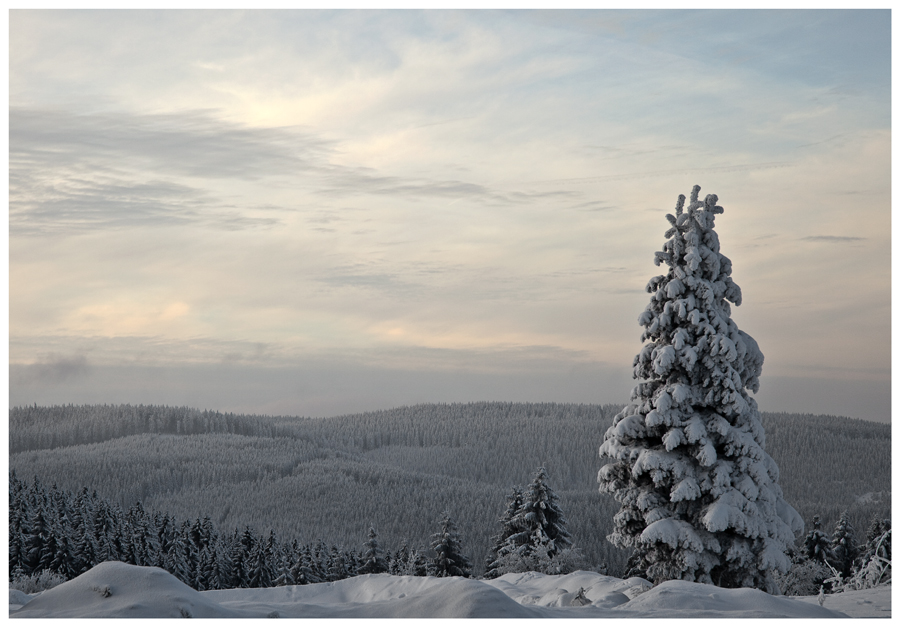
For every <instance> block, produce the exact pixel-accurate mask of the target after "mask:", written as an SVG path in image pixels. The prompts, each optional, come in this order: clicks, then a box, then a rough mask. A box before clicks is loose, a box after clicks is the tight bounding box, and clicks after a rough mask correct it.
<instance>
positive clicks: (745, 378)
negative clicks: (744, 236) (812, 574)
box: [598, 186, 803, 592]
mask: <svg viewBox="0 0 900 627" xmlns="http://www.w3.org/2000/svg"><path fill="white" fill-rule="evenodd" d="M699 191H700V187H699V186H694V189H693V191H692V193H691V202H690V205H689V206H688V207H687V209H686V210H685V208H684V200H685V199H684V196H679V198H678V203H677V205H676V208H675V215H674V216H673V215H667V216H666V218H667V219H668V221H669V223H670V224H671V228H670V229H669V230H668V231H667V232H666V238H668V241H666V243H665V244H664V246H663V250H662V251H661V252H657V253H656V259H655V263H656V264H657V265H659V264H660V263H665V264H666V265H667V266H668V267H669V268H668V271H667V273H666V274H664V275H660V276H657V277H654V278H653V279H651V280H650V282H649V283H648V284H647V291H648V292H649V293H650V294H651V299H650V304H649V305H648V306H647V308H646V310H645V311H644V312H643V313H642V314H641V315H640V317H639V318H638V322H639V324H640V325H641V326H643V327H644V332H643V335H642V336H641V340H642V341H645V342H647V343H646V344H645V345H644V347H643V348H642V349H641V351H640V352H639V353H638V354H637V356H636V357H635V359H634V377H635V378H636V379H637V380H638V384H637V385H636V386H635V387H634V389H633V390H632V393H631V402H630V403H629V404H628V405H626V406H625V408H624V409H623V410H622V411H621V412H620V413H619V414H618V415H617V416H616V417H615V419H614V421H613V425H612V426H611V427H610V428H609V430H608V431H607V432H606V436H605V440H604V443H603V446H602V447H601V448H600V455H601V456H602V457H609V458H612V462H611V463H607V464H606V465H605V466H604V467H603V468H602V469H601V470H600V473H599V475H598V482H599V483H600V490H601V491H602V492H607V493H611V494H613V495H614V496H615V498H616V500H617V501H618V502H619V504H620V510H619V512H618V514H616V516H615V517H614V519H613V522H614V530H613V533H612V534H610V535H609V536H608V537H609V540H610V541H611V542H612V543H613V544H614V545H616V546H618V547H620V548H633V549H634V548H636V549H638V551H640V556H639V557H640V560H641V561H642V562H644V563H645V564H646V567H647V574H648V576H649V577H651V578H652V579H653V580H654V581H656V582H660V581H664V580H666V579H684V580H688V581H698V582H702V583H712V584H715V585H719V586H723V587H729V588H734V587H755V588H761V589H763V590H767V591H770V592H774V591H777V585H776V583H775V581H774V578H773V574H774V572H775V571H778V572H786V571H787V570H788V568H789V566H790V563H789V560H788V558H787V557H786V555H785V550H786V547H787V546H788V545H789V544H791V543H792V542H793V541H794V537H795V534H800V533H802V529H803V521H802V520H801V519H800V517H799V515H798V514H797V513H796V511H794V509H793V508H792V507H790V505H788V504H787V503H786V502H785V501H784V499H783V496H782V492H781V488H780V486H779V485H778V467H777V466H776V464H775V462H774V461H773V460H772V458H771V457H770V456H769V455H768V454H767V453H766V452H765V450H764V446H765V434H764V432H763V428H762V423H761V421H760V416H759V411H758V409H757V405H756V401H755V400H754V399H753V398H751V397H750V396H749V394H748V391H752V392H756V391H758V389H759V376H760V373H761V372H762V363H763V355H762V353H761V352H760V350H759V347H758V346H757V344H756V341H755V340H753V338H751V337H750V336H749V335H747V334H746V333H744V332H743V331H740V330H739V329H738V328H737V325H736V324H735V323H734V322H733V321H732V320H731V317H730V316H731V305H730V304H729V303H732V304H734V305H736V306H737V305H740V303H741V290H740V288H739V287H738V286H737V284H735V283H734V281H733V280H732V279H731V261H730V260H729V259H728V258H727V257H725V256H724V255H722V254H721V253H720V252H719V241H718V236H717V235H716V232H715V230H714V226H715V216H716V215H717V214H720V213H722V211H723V210H722V208H721V207H719V206H717V205H716V202H717V200H718V198H717V197H716V196H715V195H714V194H710V195H708V196H707V197H706V199H705V200H703V201H701V200H699V198H698V194H699Z"/></svg>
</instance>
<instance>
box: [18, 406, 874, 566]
mask: <svg viewBox="0 0 900 627" xmlns="http://www.w3.org/2000/svg"><path fill="white" fill-rule="evenodd" d="M620 409H621V406H620V405H575V404H555V403H468V404H450V405H446V404H429V405H417V406H412V407H401V408H396V409H393V410H385V411H379V412H370V413H367V414H359V415H354V416H343V417H336V418H327V419H305V418H296V417H284V416H282V417H277V416H240V415H232V414H220V413H217V412H205V411H199V410H192V409H189V408H174V407H160V406H130V405H115V406H112V405H104V406H100V405H94V406H65V407H22V408H14V409H12V410H10V414H9V420H10V423H9V434H10V443H9V444H10V449H9V450H10V458H9V467H10V469H11V470H12V469H14V470H16V472H17V473H18V475H19V477H21V478H23V479H27V480H29V481H30V480H31V479H33V478H34V477H35V476H37V477H39V478H40V479H41V481H42V482H43V483H44V484H45V485H47V486H50V485H53V484H56V485H57V486H58V487H59V488H61V489H64V490H70V491H72V492H74V493H77V492H79V491H80V490H81V489H82V488H83V487H88V488H89V490H96V491H97V492H98V493H99V495H100V496H102V497H103V498H105V499H108V500H109V501H110V502H111V503H115V504H118V505H119V506H121V507H122V508H124V509H125V510H127V509H128V508H130V507H132V506H133V505H134V504H135V502H136V501H141V504H142V506H143V507H144V509H146V510H148V511H150V510H157V511H159V512H163V513H168V514H169V515H171V516H175V517H177V518H179V520H182V521H183V520H185V519H187V520H195V519H197V518H198V517H199V518H201V519H202V518H203V517H205V516H209V517H210V518H211V519H212V520H213V521H214V522H215V523H216V524H217V526H219V528H220V529H222V530H228V531H231V530H233V529H235V528H240V529H243V528H244V526H245V525H249V526H251V527H253V528H255V529H256V530H257V532H259V533H263V534H264V533H267V532H268V531H269V529H274V531H275V532H276V533H277V534H278V537H279V538H281V539H283V540H288V541H289V540H293V539H297V540H298V541H299V542H301V543H309V542H314V541H316V540H318V539H321V540H323V541H324V542H325V543H327V544H329V545H331V544H336V545H338V546H343V547H354V548H358V547H360V546H361V545H362V543H363V542H364V541H365V538H366V530H367V529H368V528H369V526H370V525H374V526H375V528H376V529H377V531H378V535H379V539H380V542H381V544H382V546H383V547H384V549H385V550H391V551H396V550H397V549H398V548H399V547H400V546H401V544H402V542H403V541H404V540H406V541H408V542H409V545H410V547H411V548H414V547H419V546H424V545H425V544H427V542H428V538H430V535H431V533H433V531H434V529H433V527H434V521H435V518H436V517H437V516H438V515H439V514H440V512H442V511H443V510H448V511H450V512H451V514H452V515H453V517H454V520H455V521H456V523H457V525H458V527H459V532H460V536H461V537H462V540H463V544H464V547H465V550H466V551H467V553H468V555H469V557H470V558H471V559H472V561H473V566H474V567H475V569H476V570H475V574H476V575H477V574H480V573H481V571H482V569H483V567H484V557H485V555H486V554H487V552H488V550H489V548H490V545H491V537H492V536H493V535H494V534H496V533H497V532H498V528H497V519H498V517H499V516H500V515H501V514H502V512H503V509H504V506H505V500H504V499H505V496H506V495H507V494H509V492H510V489H511V486H514V485H521V484H523V483H525V482H527V481H528V480H529V479H530V478H531V477H532V475H533V473H534V471H535V469H536V468H537V467H538V466H541V465H543V466H544V467H545V468H546V469H547V470H548V472H549V473H550V476H551V478H552V485H553V487H554V489H555V490H556V491H557V493H558V494H559V497H560V507H561V508H562V510H563V512H564V513H565V515H566V519H567V520H568V521H569V528H568V530H569V532H570V533H571V534H572V537H573V539H574V542H575V544H576V545H577V546H578V547H580V548H581V549H582V551H583V552H584V554H585V557H586V558H587V561H588V564H590V565H592V566H596V565H600V564H603V563H605V564H607V566H608V567H609V571H608V572H610V573H612V574H622V572H624V571H623V570H622V569H623V568H624V566H625V561H626V559H627V557H628V555H627V553H626V552H625V551H621V550H619V549H616V548H614V547H613V546H612V545H611V544H609V542H607V541H606V536H607V535H608V534H609V533H610V531H611V530H612V529H611V527H612V518H613V516H614V515H615V513H616V512H617V511H618V505H617V504H616V503H615V501H614V500H613V498H612V497H610V496H609V495H604V494H600V493H599V492H598V489H597V471H598V470H599V468H600V466H601V465H602V463H601V461H602V460H601V459H600V458H599V456H598V455H597V449H598V448H599V446H600V445H601V443H602V442H603V434H604V432H605V431H606V429H607V428H609V426H610V425H611V424H612V420H613V416H614V415H615V414H616V412H618V411H619V410H620ZM762 417H763V425H764V427H765V431H766V451H767V452H768V453H769V454H771V456H772V457H773V459H774V460H775V461H776V462H777V464H778V467H779V469H780V470H781V476H780V482H781V486H782V488H783V490H784V495H785V498H786V500H787V501H788V503H790V504H791V505H793V506H794V507H795V508H796V509H797V511H798V512H800V514H801V515H802V516H803V518H804V520H805V521H806V523H807V525H809V524H810V522H811V520H812V517H813V515H816V514H818V515H819V516H820V518H821V521H822V525H823V528H825V529H826V530H828V531H829V532H830V531H831V530H832V529H833V527H834V524H835V522H837V520H838V518H839V516H840V514H841V512H842V511H844V510H845V509H846V510H849V514H850V518H851V522H852V523H853V526H854V528H855V529H857V530H858V531H860V532H862V531H863V530H865V529H866V528H867V526H868V525H869V523H870V521H871V520H872V518H873V516H875V515H877V516H879V517H881V518H888V517H890V491H891V472H890V469H891V430H890V425H885V424H878V423H874V422H866V421H862V420H851V419H849V418H836V417H833V416H810V415H798V414H790V415H789V414H765V413H764V414H763V416H762ZM809 451H815V455H810V454H809ZM98 468H103V469H105V470H104V472H102V473H100V472H97V469H98ZM298 495H303V496H302V500H303V503H304V505H303V507H302V508H300V509H298V507H296V503H297V499H298ZM397 512H403V515H402V516H398V515H397Z"/></svg>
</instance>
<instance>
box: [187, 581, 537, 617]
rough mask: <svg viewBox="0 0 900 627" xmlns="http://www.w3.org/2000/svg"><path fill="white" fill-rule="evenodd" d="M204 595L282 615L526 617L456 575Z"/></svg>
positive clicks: (506, 600)
mask: <svg viewBox="0 0 900 627" xmlns="http://www.w3.org/2000/svg"><path fill="white" fill-rule="evenodd" d="M203 594H204V596H205V597H206V598H207V599H210V600H211V601H215V602H216V603H218V604H220V605H221V606H223V607H226V608H228V607H232V608H235V609H236V610H237V609H240V610H244V611H247V612H250V613H252V614H253V615H256V616H266V615H268V614H269V613H270V612H273V611H274V612H277V615H278V616H279V617H282V618H299V617H306V618H476V617H477V618H503V617H508V618H531V617H535V616H536V614H535V612H534V611H532V610H531V609H529V608H526V607H523V606H522V605H520V604H518V603H516V602H515V601H514V600H513V599H511V598H509V597H508V596H507V595H505V594H503V593H502V592H500V591H499V590H497V589H495V588H492V587H491V586H488V585H486V584H485V583H484V582H482V581H478V580H475V579H465V578H462V577H399V576H394V575H359V576H357V577H352V578H350V579H342V580H340V581H335V582H331V583H316V584H310V585H306V586H283V587H278V588H262V589H256V590H248V589H235V590H210V591H208V592H204V593H203Z"/></svg>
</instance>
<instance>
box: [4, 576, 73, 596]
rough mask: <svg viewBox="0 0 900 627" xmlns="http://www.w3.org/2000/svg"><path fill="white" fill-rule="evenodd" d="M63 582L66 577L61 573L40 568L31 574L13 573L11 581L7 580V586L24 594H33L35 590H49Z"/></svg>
mask: <svg viewBox="0 0 900 627" xmlns="http://www.w3.org/2000/svg"><path fill="white" fill-rule="evenodd" d="M65 582H66V578H65V577H63V576H62V575H60V574H58V573H54V572H50V571H49V570H42V571H41V572H39V573H34V574H32V575H25V574H22V573H14V575H13V579H12V581H10V582H9V587H10V589H12V590H19V591H21V592H24V593H25V594H34V593H35V592H43V591H44V590H50V589H51V588H55V587H56V586H58V585H59V584H61V583H65Z"/></svg>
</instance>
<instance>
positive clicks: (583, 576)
mask: <svg viewBox="0 0 900 627" xmlns="http://www.w3.org/2000/svg"><path fill="white" fill-rule="evenodd" d="M484 583H486V584H488V585H491V586H494V587H495V588H497V589H498V590H501V591H502V592H503V593H504V594H506V595H507V596H509V597H510V598H512V599H515V600H516V601H517V602H518V603H521V604H522V605H540V606H544V607H578V606H579V605H580V604H577V603H573V601H574V597H573V596H570V595H577V593H578V591H579V590H582V591H583V594H584V597H586V598H587V600H588V601H589V602H590V603H589V604H590V605H591V606H593V607H599V608H606V609H608V608H613V607H617V606H619V605H623V604H625V603H628V601H629V600H630V599H632V598H634V597H635V596H637V595H638V594H640V593H641V592H642V591H644V590H647V589H649V588H650V587H651V585H652V584H651V583H650V582H649V581H647V580H646V579H641V578H640V577H631V578H630V579H617V578H616V577H609V576H607V575H601V574H599V573H594V572H589V571H584V570H578V571H575V572H574V573H571V574H568V575H544V574H541V573H536V572H527V573H508V574H506V575H503V576H502V577H498V578H496V579H491V580H488V581H485V582H484Z"/></svg>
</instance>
